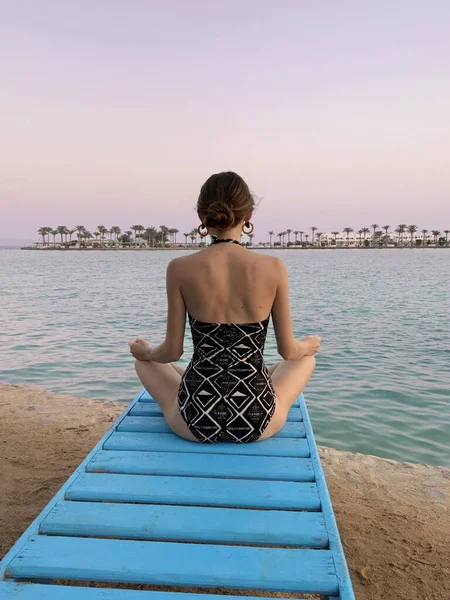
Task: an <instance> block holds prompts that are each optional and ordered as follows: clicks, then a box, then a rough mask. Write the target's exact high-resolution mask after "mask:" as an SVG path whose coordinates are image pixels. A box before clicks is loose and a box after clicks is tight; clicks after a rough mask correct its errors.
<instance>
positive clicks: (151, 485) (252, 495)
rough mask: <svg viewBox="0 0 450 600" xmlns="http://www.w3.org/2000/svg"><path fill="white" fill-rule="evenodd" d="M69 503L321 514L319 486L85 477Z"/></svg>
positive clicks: (68, 497) (72, 490)
mask: <svg viewBox="0 0 450 600" xmlns="http://www.w3.org/2000/svg"><path fill="white" fill-rule="evenodd" d="M65 499H66V500H87V501H94V500H96V501H98V502H102V501H103V502H104V501H108V502H141V503H153V504H155V503H156V504H185V505H192V506H234V507H241V508H271V509H278V510H309V511H318V510H320V501H319V496H318V493H317V488H316V484H315V483H298V482H292V481H254V480H250V479H245V480H244V479H207V478H200V477H173V476H172V477H161V476H157V475H153V476H152V477H148V476H147V475H113V474H109V473H108V474H105V473H81V474H80V475H79V476H78V477H77V479H76V480H75V481H74V482H73V483H72V485H71V486H70V488H69V489H68V490H67V491H66V494H65Z"/></svg>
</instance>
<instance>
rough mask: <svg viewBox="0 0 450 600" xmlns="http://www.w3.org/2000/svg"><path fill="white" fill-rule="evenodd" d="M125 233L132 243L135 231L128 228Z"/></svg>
mask: <svg viewBox="0 0 450 600" xmlns="http://www.w3.org/2000/svg"><path fill="white" fill-rule="evenodd" d="M125 235H126V236H127V238H128V243H129V244H131V242H132V241H133V238H132V237H131V236H132V235H133V232H132V231H131V230H130V229H128V230H127V231H125Z"/></svg>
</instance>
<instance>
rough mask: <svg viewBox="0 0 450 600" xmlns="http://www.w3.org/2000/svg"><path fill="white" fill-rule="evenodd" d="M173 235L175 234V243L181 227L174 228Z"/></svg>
mask: <svg viewBox="0 0 450 600" xmlns="http://www.w3.org/2000/svg"><path fill="white" fill-rule="evenodd" d="M172 232H173V235H174V243H175V244H176V243H177V233H180V230H179V229H172Z"/></svg>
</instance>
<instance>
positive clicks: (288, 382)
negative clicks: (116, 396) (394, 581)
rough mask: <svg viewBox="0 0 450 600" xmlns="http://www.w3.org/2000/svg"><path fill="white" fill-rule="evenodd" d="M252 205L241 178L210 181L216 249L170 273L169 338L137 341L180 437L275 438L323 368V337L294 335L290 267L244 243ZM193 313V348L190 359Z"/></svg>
mask: <svg viewBox="0 0 450 600" xmlns="http://www.w3.org/2000/svg"><path fill="white" fill-rule="evenodd" d="M253 209H254V200H253V196H252V195H251V193H250V191H249V188H248V186H247V184H246V183H245V182H244V181H243V180H242V178H241V177H239V175H237V174H236V173H231V172H227V173H218V174H216V175H212V176H211V177H210V178H209V179H208V180H207V181H206V183H205V184H204V185H203V187H202V188H201V191H200V195H199V198H198V202H197V212H198V216H199V219H200V221H201V225H200V226H199V233H200V235H207V234H208V233H209V234H210V235H211V236H212V238H213V242H212V244H211V246H209V247H207V248H206V249H204V250H202V251H201V252H196V253H194V254H188V255H186V256H183V257H180V258H176V259H174V260H172V261H171V262H170V263H169V265H168V267H167V298H168V316H167V332H166V339H165V341H164V342H163V343H162V344H160V345H159V346H156V347H150V344H149V343H148V342H146V341H145V340H140V339H136V340H133V341H131V342H130V343H129V345H130V352H131V354H132V355H133V356H134V358H135V359H136V371H137V374H138V376H139V379H140V380H141V382H142V384H143V385H144V387H145V389H146V390H147V391H148V392H149V394H151V396H153V398H154V399H155V400H156V402H157V403H158V404H159V406H160V407H161V409H162V411H163V413H164V417H165V419H166V421H167V424H168V425H169V427H170V428H171V429H172V431H173V432H175V433H176V434H177V435H179V436H181V437H183V438H185V439H187V440H191V441H193V442H217V441H231V442H252V441H257V440H264V439H266V438H269V437H271V436H273V435H274V434H276V433H277V432H278V431H280V429H281V428H282V427H283V425H284V424H285V422H286V418H287V415H288V412H289V409H290V408H291V406H292V404H293V403H294V401H295V399H296V398H297V396H298V395H299V394H300V392H301V391H302V390H303V389H304V387H305V386H306V384H307V382H308V380H309V378H310V377H311V375H312V372H313V371H314V367H315V358H314V355H315V354H316V352H317V351H318V349H319V345H320V341H321V340H320V338H319V337H317V336H307V337H305V338H303V339H302V340H301V341H297V340H296V339H295V338H294V335H293V333H292V325H291V316H290V310H289V296H288V279H287V272H286V266H285V264H284V263H283V261H282V260H280V259H279V258H276V257H274V256H265V255H261V254H259V253H257V252H249V251H248V250H247V249H245V248H243V247H242V246H241V245H240V239H241V235H242V232H243V231H245V232H248V233H250V232H251V231H253V225H252V224H251V222H250V219H251V217H252V212H253ZM186 312H187V313H188V316H189V323H190V326H191V332H192V337H193V342H194V354H193V357H192V360H191V362H190V363H189V365H188V367H187V368H186V370H185V369H183V368H182V367H180V366H178V365H176V364H174V363H175V362H176V361H178V360H179V359H180V357H181V356H182V354H183V339H184V332H185V326H186ZM270 315H272V320H273V325H274V329H275V336H276V341H277V348H278V352H279V354H280V356H281V357H282V359H283V360H282V361H280V362H278V363H276V364H275V365H272V366H271V367H270V368H269V369H267V367H266V366H265V365H264V361H263V350H264V343H265V338H266V332H267V326H268V323H269V317H270Z"/></svg>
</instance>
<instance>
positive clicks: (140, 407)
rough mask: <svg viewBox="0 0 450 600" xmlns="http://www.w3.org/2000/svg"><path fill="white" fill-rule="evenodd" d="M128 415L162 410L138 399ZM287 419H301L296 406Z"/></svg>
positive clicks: (153, 412)
mask: <svg viewBox="0 0 450 600" xmlns="http://www.w3.org/2000/svg"><path fill="white" fill-rule="evenodd" d="M130 415H131V416H133V417H152V416H154V417H158V416H159V417H160V416H161V415H162V411H161V409H160V408H159V406H158V405H157V404H156V402H155V401H154V400H147V401H143V400H140V401H139V402H137V403H136V404H135V405H134V406H133V408H132V409H131V410H130ZM287 420H288V421H294V422H299V421H303V417H302V412H301V409H300V408H299V407H298V406H294V407H293V408H291V410H290V411H289V414H288V418H287Z"/></svg>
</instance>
